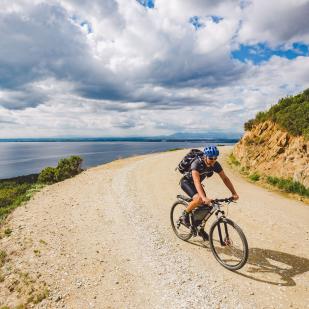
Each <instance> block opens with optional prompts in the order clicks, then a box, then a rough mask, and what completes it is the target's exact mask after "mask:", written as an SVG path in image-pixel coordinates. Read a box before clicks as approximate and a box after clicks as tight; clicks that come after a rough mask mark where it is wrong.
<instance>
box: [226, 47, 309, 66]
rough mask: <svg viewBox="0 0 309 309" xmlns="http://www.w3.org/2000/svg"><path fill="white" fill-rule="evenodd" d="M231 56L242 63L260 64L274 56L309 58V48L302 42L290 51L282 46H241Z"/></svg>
mask: <svg viewBox="0 0 309 309" xmlns="http://www.w3.org/2000/svg"><path fill="white" fill-rule="evenodd" d="M231 56H232V58H234V59H238V60H240V61H241V62H246V61H252V62H253V63H254V64H259V63H261V62H266V61H268V60H269V59H270V58H271V57H272V56H279V57H283V58H287V59H295V58H297V57H298V56H309V46H308V45H306V44H303V43H301V42H296V43H293V45H292V48H290V49H284V48H283V47H282V46H281V47H280V46H278V48H276V49H271V48H270V47H269V46H268V45H267V44H266V43H258V44H255V45H245V44H241V45H240V47H239V49H238V50H234V51H232V52H231Z"/></svg>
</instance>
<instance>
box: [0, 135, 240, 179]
mask: <svg viewBox="0 0 309 309" xmlns="http://www.w3.org/2000/svg"><path fill="white" fill-rule="evenodd" d="M235 142H236V140H211V141H209V140H176V141H168V140H131V141H130V140H116V141H109V140H104V141H100V140H86V141H85V140H82V141H77V140H74V141H67V140H63V141H50V140H48V141H32V140H30V141H29V140H27V141H19V140H2V141H0V179H7V178H12V177H17V176H23V175H29V174H36V173H39V172H40V171H41V170H42V169H43V168H45V167H47V166H53V167H55V166H57V163H58V161H59V159H62V158H66V157H69V156H71V155H77V156H80V157H82V158H83V164H82V168H88V167H92V166H97V165H100V164H104V163H107V162H111V161H113V160H116V159H120V158H127V157H131V156H136V155H142V154H148V153H155V152H162V151H168V150H171V149H176V148H200V147H205V146H207V145H217V144H220V145H232V144H234V143H235Z"/></svg>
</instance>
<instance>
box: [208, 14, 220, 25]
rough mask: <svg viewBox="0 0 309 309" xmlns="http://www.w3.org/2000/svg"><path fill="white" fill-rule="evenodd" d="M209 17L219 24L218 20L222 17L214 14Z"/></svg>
mask: <svg viewBox="0 0 309 309" xmlns="http://www.w3.org/2000/svg"><path fill="white" fill-rule="evenodd" d="M210 18H211V19H212V21H213V22H214V23H216V24H219V22H220V21H221V20H223V17H220V16H215V15H213V16H210Z"/></svg>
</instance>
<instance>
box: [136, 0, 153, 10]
mask: <svg viewBox="0 0 309 309" xmlns="http://www.w3.org/2000/svg"><path fill="white" fill-rule="evenodd" d="M136 1H137V2H138V3H140V4H141V5H143V6H145V7H146V8H149V9H153V8H154V0H136Z"/></svg>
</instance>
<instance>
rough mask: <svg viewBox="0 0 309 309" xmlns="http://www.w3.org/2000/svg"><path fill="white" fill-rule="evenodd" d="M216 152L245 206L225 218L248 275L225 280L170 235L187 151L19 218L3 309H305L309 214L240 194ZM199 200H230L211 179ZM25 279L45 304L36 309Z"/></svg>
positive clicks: (67, 192) (104, 170)
mask: <svg viewBox="0 0 309 309" xmlns="http://www.w3.org/2000/svg"><path fill="white" fill-rule="evenodd" d="M221 150H222V153H223V156H222V157H221V160H219V162H220V163H221V164H222V165H223V166H224V169H225V172H226V174H227V175H228V176H229V177H230V179H231V180H232V182H233V183H234V185H235V187H236V190H237V192H238V193H239V195H240V200H239V202H238V203H237V204H232V205H231V206H229V208H228V209H227V212H228V217H229V218H231V219H233V220H234V221H235V222H237V223H238V225H240V226H241V228H242V229H243V231H244V232H245V234H246V236H247V239H248V243H249V248H250V252H249V254H250V256H249V260H248V263H247V264H246V266H245V267H244V268H243V269H241V270H240V271H238V272H231V271H228V270H226V269H224V268H223V267H222V266H220V265H219V263H218V262H217V261H216V260H215V259H214V257H213V255H212V253H211V251H210V249H209V244H208V242H203V241H202V239H200V238H198V237H197V238H193V239H192V241H190V242H184V241H181V240H180V239H178V238H177V237H176V236H175V235H174V233H173V230H172V229H171V226H170V221H169V212H170V208H171V205H172V204H173V202H174V201H175V197H176V195H177V194H179V193H181V189H180V188H179V186H178V182H179V179H180V174H179V173H177V172H175V171H174V168H175V166H176V165H177V162H178V161H179V160H180V159H181V158H182V157H183V155H184V154H185V153H186V151H184V150H181V151H174V152H166V153H159V154H152V155H146V156H140V157H135V158H129V159H124V160H118V161H114V162H112V163H109V164H106V165H102V166H98V167H95V168H91V169H89V170H87V171H85V172H83V173H82V174H80V175H78V176H77V177H75V178H73V179H69V180H66V181H64V182H61V183H58V184H55V185H52V186H48V187H45V188H44V189H43V190H42V191H40V192H39V193H37V194H35V196H34V198H33V199H32V200H31V201H30V202H28V203H27V204H26V205H25V206H22V207H20V208H18V209H17V210H15V212H14V213H13V214H12V215H11V217H10V218H9V220H8V223H7V226H6V227H4V228H10V229H11V230H12V233H11V235H10V236H9V237H4V238H3V239H1V240H0V245H1V250H4V251H6V252H7V259H6V262H5V264H4V266H3V267H2V276H3V280H2V282H0V308H1V306H4V305H7V306H10V307H12V308H13V307H14V306H17V305H19V304H26V303H27V302H28V305H27V306H28V307H35V308H233V309H234V308H239V309H240V308H265V309H266V308H267V309H269V308H309V272H308V271H309V207H308V206H306V205H304V204H302V203H301V202H298V201H294V200H290V199H287V198H285V197H283V196H281V195H278V194H277V193H273V192H270V191H268V190H266V189H263V188H260V187H258V186H256V185H254V184H251V183H249V182H247V181H246V180H244V179H243V178H241V177H240V176H239V175H237V174H236V173H234V172H233V171H232V170H230V169H229V167H228V166H226V164H225V163H224V162H225V159H224V157H225V156H226V155H227V153H228V152H229V151H230V150H231V148H230V147H222V149H221ZM205 188H206V191H207V193H208V196H210V197H212V198H215V197H227V196H229V191H228V190H227V188H226V187H225V186H224V184H223V183H222V181H221V180H220V178H219V177H218V176H217V175H215V176H214V177H212V178H210V179H207V180H206V181H205ZM210 223H211V222H210ZM210 223H207V225H206V228H209V226H210ZM21 273H22V274H23V275H21ZM25 274H27V275H25ZM21 276H22V278H24V277H25V276H26V277H27V278H32V279H31V280H29V282H30V281H31V282H32V283H31V284H30V283H29V284H28V286H33V288H32V289H33V290H34V292H32V294H33V293H38V292H40V291H42V290H44V288H45V289H48V290H49V293H48V295H47V294H46V297H42V301H40V302H38V303H37V304H34V301H32V302H31V300H29V295H30V294H31V293H30V294H29V289H27V284H26V283H27V282H28V281H27V280H25V279H21ZM16 280H17V281H18V282H17V281H16ZM0 281H1V280H0ZM23 283H24V284H23Z"/></svg>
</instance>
